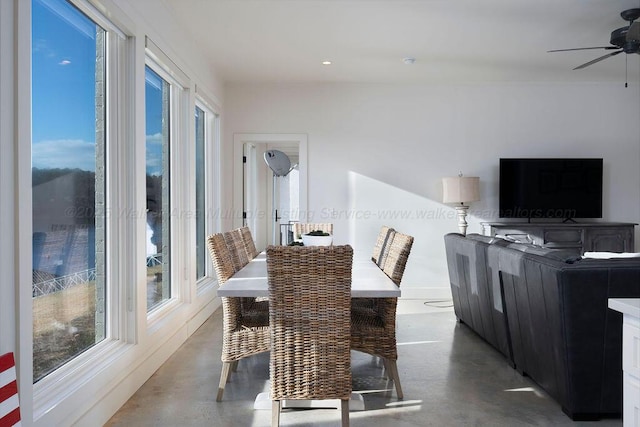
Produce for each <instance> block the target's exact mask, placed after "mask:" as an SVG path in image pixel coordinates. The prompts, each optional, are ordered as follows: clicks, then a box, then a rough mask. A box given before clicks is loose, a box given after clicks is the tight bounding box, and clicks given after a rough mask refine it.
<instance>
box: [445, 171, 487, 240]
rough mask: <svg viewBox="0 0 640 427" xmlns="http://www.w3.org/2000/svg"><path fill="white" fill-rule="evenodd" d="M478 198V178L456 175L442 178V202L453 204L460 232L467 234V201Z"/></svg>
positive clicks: (473, 200)
mask: <svg viewBox="0 0 640 427" xmlns="http://www.w3.org/2000/svg"><path fill="white" fill-rule="evenodd" d="M477 200H480V178H478V177H477V176H462V172H461V173H460V174H459V175H458V176H452V177H446V178H442V202H443V203H451V204H455V205H456V206H455V208H456V213H457V215H458V229H459V230H460V234H462V235H466V234H467V225H468V224H467V211H468V210H469V203H470V202H475V201H477Z"/></svg>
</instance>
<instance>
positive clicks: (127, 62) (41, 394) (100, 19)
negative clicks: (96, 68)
mask: <svg viewBox="0 0 640 427" xmlns="http://www.w3.org/2000/svg"><path fill="white" fill-rule="evenodd" d="M67 1H68V2H69V3H70V4H72V5H73V6H75V7H76V8H78V9H79V10H80V11H81V12H82V13H84V14H85V15H86V16H87V17H88V18H89V19H91V20H92V21H93V22H94V23H95V24H96V25H99V26H100V27H102V28H103V29H104V30H105V93H104V95H105V104H106V105H105V128H104V131H105V143H104V145H105V152H104V156H105V159H106V161H105V165H104V167H105V191H106V192H105V205H106V207H105V215H106V218H105V229H106V234H105V247H104V250H105V263H106V266H105V275H106V279H105V286H106V294H105V337H104V339H103V340H102V341H100V342H98V343H96V344H95V345H93V346H92V347H90V348H88V349H87V350H86V351H84V352H82V353H81V354H79V355H77V356H76V357H74V358H73V359H71V360H69V361H67V362H66V363H64V364H63V365H61V366H59V367H58V368H56V369H55V370H54V371H52V372H51V373H49V374H48V375H46V376H45V377H43V378H42V379H40V380H39V381H38V382H37V383H35V384H33V369H32V368H31V375H30V379H31V385H32V391H33V402H32V405H33V410H32V414H33V420H34V421H35V420H38V419H40V418H42V417H44V416H45V415H46V414H47V412H48V411H49V410H50V409H51V408H52V407H55V406H56V405H58V404H59V403H60V402H61V401H63V400H64V399H65V396H68V395H71V394H74V393H78V392H80V391H81V390H82V388H83V386H84V384H85V383H86V382H87V381H89V380H90V379H91V378H93V376H94V375H95V367H96V366H109V364H111V363H112V362H113V361H114V360H115V358H116V357H117V355H118V354H120V352H121V351H122V350H123V349H124V348H126V346H127V345H130V344H134V343H135V341H136V334H135V322H134V321H133V318H132V317H131V316H130V312H128V310H123V309H122V307H123V304H124V305H125V306H126V298H124V296H125V295H128V294H129V292H128V290H127V288H128V287H130V286H131V285H130V284H131V283H132V280H130V279H131V277H133V276H132V274H131V273H132V272H131V271H130V270H129V271H127V262H123V260H126V259H127V254H130V253H131V250H130V245H127V244H126V243H124V242H126V239H124V238H123V237H124V236H126V235H127V231H126V229H125V228H126V215H122V214H121V212H115V210H114V209H113V206H123V205H122V202H123V201H125V200H127V199H128V196H129V194H128V193H127V191H126V190H124V191H118V190H117V189H119V190H122V189H124V188H126V187H127V184H126V182H127V179H128V175H129V174H127V173H126V172H125V171H126V170H127V167H128V164H129V163H128V162H129V160H128V159H129V158H131V153H127V149H126V148H124V149H123V147H122V144H120V146H118V142H117V141H124V140H132V135H133V132H132V125H131V124H132V123H133V119H132V117H133V111H134V106H133V102H132V101H131V100H132V99H133V94H132V92H133V91H132V90H131V87H132V85H133V82H134V77H135V76H134V72H133V70H134V63H133V57H134V48H135V46H134V40H133V39H132V38H131V37H128V36H127V35H126V34H125V33H124V32H123V31H121V30H120V29H119V28H118V27H116V26H115V25H114V24H113V23H111V22H110V21H109V20H107V19H106V18H105V17H104V16H103V15H102V14H101V13H100V12H99V11H97V10H96V9H95V8H94V7H93V6H92V5H90V4H89V3H86V2H85V1H76V0H67ZM29 21H30V23H31V16H29ZM30 27H31V25H29V28H30ZM28 52H29V55H31V49H29V50H28ZM29 98H30V99H31V96H30V97H29ZM131 150H133V148H131ZM25 156H26V155H25ZM28 158H29V163H30V158H31V145H30V144H29V153H28ZM29 209H31V205H29ZM29 223H30V224H29V229H30V230H29V234H32V230H31V212H29ZM25 250H26V249H25ZM29 250H30V251H32V248H31V245H29ZM116 254H117V255H116ZM29 268H32V267H31V266H29ZM127 278H129V279H127ZM21 306H22V304H21ZM29 315H31V316H32V311H31V310H29ZM29 340H30V346H31V347H32V346H33V336H32V335H31V334H30V339H29ZM31 356H32V354H31ZM21 360H24V359H22V358H21Z"/></svg>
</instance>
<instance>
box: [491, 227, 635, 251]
mask: <svg viewBox="0 0 640 427" xmlns="http://www.w3.org/2000/svg"><path fill="white" fill-rule="evenodd" d="M635 226H636V224H633V223H626V222H575V223H573V222H563V223H552V222H537V223H535V222H483V223H482V229H483V234H484V235H486V236H496V235H497V236H505V237H507V238H508V239H509V240H514V241H517V242H520V243H533V244H534V245H537V246H542V247H545V248H554V249H555V248H558V249H575V250H577V251H578V252H579V253H580V254H583V253H584V252H591V251H598V252H633V251H634V232H635Z"/></svg>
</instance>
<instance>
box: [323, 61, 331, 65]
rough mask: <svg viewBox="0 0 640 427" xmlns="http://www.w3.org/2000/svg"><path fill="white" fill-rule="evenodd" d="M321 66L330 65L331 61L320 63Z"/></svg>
mask: <svg viewBox="0 0 640 427" xmlns="http://www.w3.org/2000/svg"><path fill="white" fill-rule="evenodd" d="M322 65H331V61H322Z"/></svg>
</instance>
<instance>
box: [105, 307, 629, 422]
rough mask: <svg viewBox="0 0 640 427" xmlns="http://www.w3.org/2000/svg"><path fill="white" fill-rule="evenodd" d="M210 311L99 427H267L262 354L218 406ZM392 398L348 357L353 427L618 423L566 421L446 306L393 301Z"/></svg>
mask: <svg viewBox="0 0 640 427" xmlns="http://www.w3.org/2000/svg"><path fill="white" fill-rule="evenodd" d="M221 314H222V313H221V310H218V311H217V312H216V313H214V314H213V316H212V317H211V318H210V319H209V320H207V322H206V323H205V324H204V325H202V327H201V328H200V329H199V330H198V331H196V332H195V333H194V334H193V336H192V337H191V338H190V339H189V340H188V341H187V342H186V343H185V344H184V345H183V346H182V347H181V348H180V349H179V350H178V351H177V352H176V353H175V354H174V355H173V356H172V357H171V358H170V359H169V360H168V361H167V362H166V363H165V364H164V365H163V366H162V367H161V368H160V369H159V370H158V371H157V372H156V373H155V374H154V375H153V376H152V377H151V378H150V379H149V381H147V382H146V383H145V384H144V385H143V386H142V388H140V390H138V392H137V393H136V394H135V395H134V396H133V397H132V398H131V399H130V400H129V401H128V402H127V403H126V404H125V405H124V406H123V407H122V408H121V409H120V410H119V411H118V412H117V413H116V414H115V415H114V416H113V417H112V419H111V420H110V421H109V422H108V423H107V426H112V427H116V426H127V427H128V426H171V427H175V426H215V427H218V426H219V427H237V426H255V427H257V426H269V425H270V420H271V411H269V410H254V409H253V403H254V398H255V396H256V395H257V394H258V393H259V392H262V391H268V388H269V358H268V355H267V354H264V355H258V356H254V357H252V358H249V359H247V360H244V361H241V362H240V364H239V365H238V371H237V372H236V373H233V374H232V375H231V378H230V381H229V383H228V384H227V388H226V391H225V395H224V399H223V402H216V401H215V395H216V391H217V388H218V380H219V378H220V368H221V362H220V345H221V340H222V338H221V329H222V328H221V325H222V315H221ZM397 318H398V344H399V347H398V353H399V358H398V370H399V373H400V378H401V381H402V388H403V391H404V400H402V401H399V400H397V398H396V397H395V392H392V393H390V392H389V388H388V387H389V385H388V384H387V381H386V380H385V379H384V378H383V376H382V369H381V368H380V367H379V366H378V365H377V363H376V362H375V360H374V359H373V358H372V357H371V356H368V355H364V354H361V353H356V352H353V353H352V366H353V389H354V391H361V392H362V394H363V396H364V401H365V410H364V411H352V412H351V413H350V422H351V426H355V427H358V426H363V427H364V426H367V427H370V426H393V427H408V426H456V427H457V426H491V427H499V426H519V427H520V426H545V427H546V426H586V425H589V426H591V427H610V426H616V427H621V426H622V421H621V420H620V419H615V420H612V419H609V420H600V421H595V422H574V421H571V419H570V418H568V417H567V416H566V415H565V414H564V413H563V412H562V410H561V409H560V406H559V405H558V404H557V403H556V402H555V401H554V400H552V399H551V398H549V397H548V396H547V395H546V394H545V393H544V392H543V391H542V390H541V389H540V388H539V387H538V386H536V384H534V383H533V382H531V381H530V379H529V378H525V377H522V376H521V375H520V374H518V373H517V372H516V371H515V370H513V369H512V368H511V367H509V365H508V364H507V363H506V361H505V359H504V358H503V357H502V356H501V355H500V354H499V353H498V352H497V351H495V350H494V349H493V348H492V347H490V346H489V345H488V344H486V343H485V342H484V341H483V340H482V339H480V338H479V337H478V336H477V335H476V334H474V333H473V332H472V331H470V330H469V329H468V328H467V327H466V326H464V325H462V324H459V323H457V322H456V319H455V316H454V314H453V310H452V308H451V307H450V303H448V302H437V301H420V300H400V302H399V304H398V315H397ZM339 420H340V412H339V411H338V410H335V409H304V410H303V409H289V410H285V411H284V412H283V413H282V415H281V420H280V421H281V425H282V426H297V427H304V426H337V425H339V424H340V421H339Z"/></svg>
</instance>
